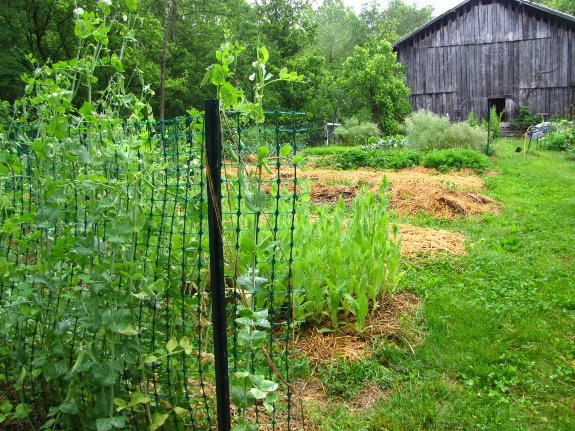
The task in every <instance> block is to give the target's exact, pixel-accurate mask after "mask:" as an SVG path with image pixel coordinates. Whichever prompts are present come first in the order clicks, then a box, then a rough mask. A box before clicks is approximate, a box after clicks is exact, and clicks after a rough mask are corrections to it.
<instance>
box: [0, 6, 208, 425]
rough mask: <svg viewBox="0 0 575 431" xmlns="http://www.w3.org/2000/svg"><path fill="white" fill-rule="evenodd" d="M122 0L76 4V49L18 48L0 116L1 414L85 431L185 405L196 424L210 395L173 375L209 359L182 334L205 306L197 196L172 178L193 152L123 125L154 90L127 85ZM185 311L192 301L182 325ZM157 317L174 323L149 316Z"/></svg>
mask: <svg viewBox="0 0 575 431" xmlns="http://www.w3.org/2000/svg"><path fill="white" fill-rule="evenodd" d="M125 3H126V4H125V6H126V8H127V11H128V13H127V14H123V13H120V14H118V13H114V12H113V11H112V4H111V2H110V1H109V0H100V1H99V2H98V3H97V9H96V10H95V11H86V10H83V9H81V8H77V9H76V10H75V11H74V15H75V19H76V26H75V33H76V36H77V37H78V45H77V46H78V48H77V55H76V57H75V58H73V59H71V60H69V61H61V62H58V63H55V64H52V65H39V64H37V63H36V62H35V60H34V59H32V58H30V60H31V61H32V62H33V64H34V65H35V71H34V73H33V74H32V75H30V76H24V81H25V85H26V88H25V95H24V97H23V98H22V99H21V100H19V101H18V102H16V103H15V105H14V106H13V108H12V123H11V124H10V125H9V126H7V127H5V128H2V129H1V133H0V146H1V148H2V152H1V153H0V177H1V179H2V181H1V184H2V188H1V189H0V250H1V251H2V255H1V257H0V275H1V279H0V281H1V285H0V287H1V290H0V301H1V307H0V320H1V321H2V322H3V325H2V328H0V337H1V339H2V343H0V344H1V347H0V353H1V355H0V357H1V360H0V386H1V387H3V388H4V389H5V391H4V392H5V393H6V394H7V395H8V396H9V397H10V400H12V401H9V400H3V401H2V403H1V404H0V411H1V414H0V423H4V422H16V421H21V420H27V421H28V422H29V426H30V427H31V428H32V429H36V428H37V427H39V428H40V429H70V430H72V429H74V430H76V429H86V430H90V429H94V430H98V431H107V430H111V429H125V428H126V427H128V426H129V425H128V421H129V420H131V421H132V423H137V424H146V427H147V428H148V429H150V430H155V429H159V428H160V427H163V428H164V429H177V428H178V426H181V424H182V423H183V421H184V420H185V418H184V416H186V417H189V416H190V415H192V416H194V415H195V416H197V417H198V418H199V419H197V421H200V422H202V421H203V423H204V425H202V426H204V427H207V426H209V423H210V418H209V415H210V407H209V405H208V398H209V396H208V395H206V394H205V393H202V392H201V389H195V388H194V386H193V385H192V382H190V381H189V377H186V376H185V375H182V372H181V370H182V369H188V370H190V369H194V367H195V369H196V370H203V371H204V372H205V373H209V372H210V366H211V365H210V362H211V358H210V355H209V353H207V352H203V351H201V350H199V351H198V349H199V347H198V345H197V344H191V342H190V338H189V336H188V335H185V333H188V334H191V333H192V332H193V333H194V334H196V333H197V334H196V335H195V336H197V337H200V338H202V337H204V338H205V337H207V335H206V334H205V328H206V327H207V325H208V324H207V323H206V322H207V320H208V318H209V316H208V310H209V308H208V307H206V305H205V304H204V302H205V301H204V295H203V289H204V288H205V286H204V285H202V283H204V282H203V281H202V278H201V271H202V267H203V266H202V265H205V264H203V263H202V262H203V261H204V260H205V257H204V256H202V253H201V252H198V251H197V250H198V248H199V249H201V245H200V244H202V242H204V243H205V240H204V239H203V238H202V234H201V233H198V232H201V230H202V229H201V228H200V225H201V223H202V218H201V213H202V211H203V209H202V205H203V204H202V202H203V200H202V198H201V197H200V198H199V199H198V200H192V199H188V200H186V199H184V196H188V194H189V196H194V195H196V194H198V193H201V192H200V191H199V187H197V186H196V185H195V184H190V183H189V180H186V181H182V177H186V176H189V175H191V174H192V172H193V170H192V165H193V164H194V163H196V162H197V159H198V156H197V155H195V153H194V152H193V151H192V152H190V151H189V148H188V147H189V143H188V142H185V145H181V148H179V147H178V146H179V145H180V144H179V143H176V144H174V145H175V146H176V147H178V148H173V149H171V154H173V155H171V156H168V155H167V153H166V150H167V149H166V148H163V150H164V151H163V156H158V154H162V151H158V146H159V145H166V143H165V142H162V143H161V144H160V143H159V141H158V136H160V135H161V133H163V131H164V129H162V130H161V131H157V130H154V128H153V125H151V124H150V123H148V124H147V125H145V124H140V123H132V124H126V123H123V120H132V121H133V120H138V121H139V120H143V119H145V118H146V117H147V116H148V115H149V114H150V112H151V111H150V108H149V105H148V104H147V102H146V100H147V98H148V97H150V96H151V94H152V92H151V91H150V90H149V87H147V86H143V87H142V89H141V92H140V94H139V95H138V96H136V95H135V94H133V93H129V92H127V90H126V87H127V84H126V78H125V76H124V72H125V71H124V56H125V52H126V50H127V47H128V46H129V45H130V44H131V43H133V42H134V33H133V31H134V25H135V23H136V22H137V5H138V2H137V1H136V0H126V1H125ZM112 35H113V36H114V37H116V38H117V39H118V40H119V41H120V42H119V45H118V47H117V48H114V49H113V48H111V47H110V43H109V38H110V37H112ZM137 75H138V72H137V71H136V72H135V75H133V76H137ZM102 76H105V77H106V85H103V86H98V87H96V84H97V83H98V79H99V78H98V77H102ZM175 124H176V125H177V123H175ZM186 148H188V150H186ZM168 150H169V149H168ZM198 151H199V150H198ZM174 166H175V167H177V169H173V167H174ZM174 172H175V173H174ZM184 172H188V173H189V174H188V175H184ZM198 172H199V170H198ZM186 205H187V207H186ZM196 205H197V206H196ZM166 214H167V215H170V214H171V215H170V216H169V217H164V215H166ZM186 214H187V217H184V215H186ZM187 232H191V234H188V233H187ZM194 232H195V233H194ZM204 246H205V244H204ZM167 250H170V251H169V252H168V251H167ZM194 250H196V251H194ZM178 262H189V263H190V264H189V265H179V264H178ZM167 298H168V299H169V301H170V302H169V303H168V304H167V303H166V301H168V299H167ZM184 309H187V310H191V311H193V312H191V313H189V316H187V321H186V322H187V323H186V322H184V319H183V318H182V316H181V312H179V311H178V310H184ZM160 314H161V316H162V317H161V318H162V319H167V321H168V322H174V324H173V325H171V326H167V325H163V326H162V327H159V326H157V325H156V323H155V322H159V319H160V317H158V316H159V315H160ZM186 324H187V325H189V326H186ZM166 328H168V329H166ZM169 328H172V329H169ZM187 328H191V329H187ZM170 370H171V371H170ZM162 373H164V374H167V375H168V377H167V378H168V381H169V382H170V384H169V385H168V384H166V383H165V382H166V377H165V376H161V375H160V374H162ZM196 386H197V385H196ZM197 387H199V386H197ZM16 401H17V404H16V403H15V402H16ZM32 405H33V406H34V408H32ZM201 406H204V407H201ZM200 408H203V409H204V410H203V412H201V414H200V413H197V412H196V410H197V409H200ZM170 416H171V417H173V420H172V421H170V423H168V422H167V420H168V418H169V417H170ZM206 424H208V425H206Z"/></svg>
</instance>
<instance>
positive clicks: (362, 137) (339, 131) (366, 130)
mask: <svg viewBox="0 0 575 431" xmlns="http://www.w3.org/2000/svg"><path fill="white" fill-rule="evenodd" d="M334 133H335V135H336V136H338V137H339V138H340V139H342V140H343V144H344V145H346V146H352V145H363V144H365V143H366V141H367V139H368V138H369V137H371V136H379V135H380V133H381V132H380V131H379V128H378V127H377V124H375V123H370V122H365V123H362V122H361V121H359V120H358V119H357V118H355V117H352V118H350V119H349V120H348V121H346V122H345V124H344V125H342V126H339V127H337V128H336V129H335V131H334Z"/></svg>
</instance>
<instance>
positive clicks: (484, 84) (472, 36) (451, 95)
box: [393, 0, 575, 121]
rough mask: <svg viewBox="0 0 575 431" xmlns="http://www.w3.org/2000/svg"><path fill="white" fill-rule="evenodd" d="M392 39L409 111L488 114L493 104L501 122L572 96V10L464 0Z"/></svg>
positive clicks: (561, 104) (560, 111) (516, 0)
mask: <svg viewBox="0 0 575 431" xmlns="http://www.w3.org/2000/svg"><path fill="white" fill-rule="evenodd" d="M574 1H575V0H574ZM393 46H394V49H395V50H396V52H397V56H398V60H399V62H401V63H403V64H405V65H406V67H407V69H406V73H407V83H408V85H409V87H410V88H411V92H412V95H411V100H412V106H413V109H414V110H418V109H427V110H430V111H432V112H435V113H437V114H440V115H449V116H450V118H453V119H465V118H467V115H468V114H469V112H471V111H473V112H474V114H475V116H476V117H478V118H486V117H487V115H488V112H489V109H490V107H491V106H496V108H497V110H498V112H502V113H503V116H504V121H505V120H510V119H513V118H515V117H516V115H517V112H518V110H519V107H521V106H529V107H530V108H531V111H532V112H533V113H534V114H536V113H540V114H547V115H550V116H555V115H566V114H569V111H570V109H571V110H572V109H573V108H571V106H572V105H573V104H574V103H575V17H573V16H571V15H568V14H565V13H562V12H559V11H556V10H554V9H551V8H548V7H545V6H542V5H540V4H537V3H533V2H531V1H527V0H467V1H464V2H463V3H461V4H460V5H458V6H456V7H455V8H453V9H451V10H449V11H447V12H445V13H444V14H442V15H440V16H438V17H437V18H435V19H433V20H431V21H429V22H428V23H427V24H425V25H423V26H422V27H420V28H418V29H417V30H415V31H413V32H412V33H410V34H408V35H407V36H405V37H403V38H402V39H400V40H398V41H397V42H395V43H394V45H393Z"/></svg>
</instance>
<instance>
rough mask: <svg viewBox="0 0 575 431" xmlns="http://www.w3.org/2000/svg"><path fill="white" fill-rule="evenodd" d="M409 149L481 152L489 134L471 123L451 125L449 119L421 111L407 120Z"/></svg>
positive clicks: (406, 130)
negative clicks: (470, 150) (448, 149)
mask: <svg viewBox="0 0 575 431" xmlns="http://www.w3.org/2000/svg"><path fill="white" fill-rule="evenodd" d="M404 129H405V138H406V141H407V147H408V148H411V149H414V150H418V151H428V150H440V149H447V148H453V149H472V150H476V151H481V149H482V148H483V147H484V146H485V145H486V144H487V132H486V131H485V130H483V129H482V128H480V127H477V126H472V125H470V123H469V122H459V123H453V124H452V123H450V121H449V118H447V117H440V116H439V115H436V114H434V113H432V112H429V111H425V110H420V111H418V112H414V113H412V114H410V115H408V116H407V117H406V118H405V124H404Z"/></svg>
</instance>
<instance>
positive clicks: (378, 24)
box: [359, 0, 433, 42]
mask: <svg viewBox="0 0 575 431" xmlns="http://www.w3.org/2000/svg"><path fill="white" fill-rule="evenodd" d="M432 17H433V6H424V7H422V8H419V7H418V6H417V5H416V4H415V3H413V4H412V5H408V4H407V3H404V2H403V0H390V1H389V3H388V5H387V7H386V8H381V6H380V4H379V2H377V1H376V0H371V2H369V3H365V4H364V5H363V7H362V10H361V12H360V14H359V19H360V20H361V22H362V23H363V25H364V29H365V31H366V38H368V37H369V36H372V37H373V36H377V37H384V38H385V39H387V40H389V41H390V42H394V41H395V40H397V39H399V38H401V37H403V36H405V35H406V34H408V33H410V32H412V31H413V30H415V29H416V28H418V27H420V26H422V25H423V24H425V23H426V22H428V21H429V20H431V18H432Z"/></svg>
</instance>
